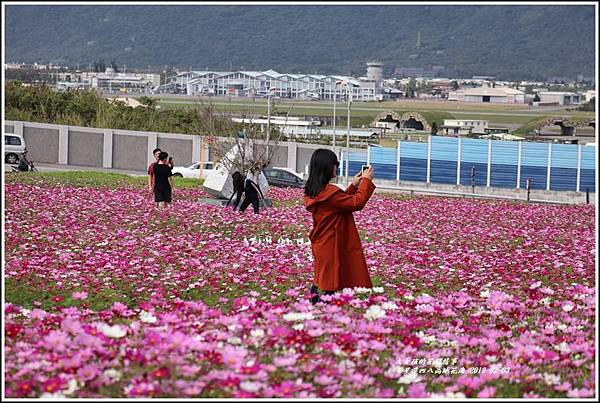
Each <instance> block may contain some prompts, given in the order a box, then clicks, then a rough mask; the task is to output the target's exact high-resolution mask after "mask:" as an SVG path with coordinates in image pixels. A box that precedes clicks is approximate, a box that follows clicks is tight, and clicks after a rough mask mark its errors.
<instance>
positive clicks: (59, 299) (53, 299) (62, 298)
mask: <svg viewBox="0 0 600 403" xmlns="http://www.w3.org/2000/svg"><path fill="white" fill-rule="evenodd" d="M64 300H65V297H63V296H62V295H57V296H55V297H52V301H54V302H63V301H64Z"/></svg>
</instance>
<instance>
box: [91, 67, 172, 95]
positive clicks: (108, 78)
mask: <svg viewBox="0 0 600 403" xmlns="http://www.w3.org/2000/svg"><path fill="white" fill-rule="evenodd" d="M90 81H91V87H92V88H95V89H98V90H99V91H102V92H124V93H138V94H141V93H147V92H151V91H152V89H153V88H155V87H157V86H159V85H160V75H159V74H129V73H115V72H114V70H113V69H111V68H110V67H109V68H107V69H106V72H104V73H95V74H94V75H93V76H92V77H91V80H90Z"/></svg>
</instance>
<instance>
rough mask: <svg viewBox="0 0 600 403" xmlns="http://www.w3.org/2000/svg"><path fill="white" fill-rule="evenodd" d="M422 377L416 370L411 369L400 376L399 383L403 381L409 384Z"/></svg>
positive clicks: (418, 380)
mask: <svg viewBox="0 0 600 403" xmlns="http://www.w3.org/2000/svg"><path fill="white" fill-rule="evenodd" d="M420 381H421V377H420V376H419V374H417V372H416V371H410V372H409V373H408V374H406V375H404V376H402V377H400V378H398V383H403V384H405V385H408V384H410V383H415V382H420Z"/></svg>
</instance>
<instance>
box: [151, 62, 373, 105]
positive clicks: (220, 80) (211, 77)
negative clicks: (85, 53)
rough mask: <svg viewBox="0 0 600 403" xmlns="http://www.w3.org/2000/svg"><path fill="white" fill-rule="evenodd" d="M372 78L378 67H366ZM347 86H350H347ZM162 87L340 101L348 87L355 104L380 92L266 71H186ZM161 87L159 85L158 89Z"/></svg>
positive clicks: (369, 85)
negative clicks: (269, 92)
mask: <svg viewBox="0 0 600 403" xmlns="http://www.w3.org/2000/svg"><path fill="white" fill-rule="evenodd" d="M369 68H370V70H369V75H370V76H371V77H375V78H378V77H381V71H380V68H381V65H380V64H377V65H373V66H371V65H370V66H369ZM346 83H349V85H346ZM165 86H171V87H175V88H179V89H181V90H182V91H184V92H185V93H187V94H188V95H196V96H197V95H220V96H223V95H229V96H238V97H253V96H255V97H266V96H267V94H268V91H269V90H270V89H271V95H273V96H277V97H281V98H294V99H322V100H333V98H334V95H335V94H337V97H336V99H338V100H341V99H345V98H346V92H347V89H348V87H350V91H351V93H352V99H353V100H355V101H373V100H375V99H376V97H375V95H376V93H377V92H378V90H379V81H377V80H371V79H367V80H359V79H356V78H354V77H348V76H337V75H331V76H325V75H318V74H282V73H278V72H276V71H273V70H267V71H233V72H227V71H222V72H219V71H189V72H185V73H181V74H178V75H177V76H174V77H171V78H170V79H169V82H168V83H167V84H166V85H165ZM161 87H162V86H161Z"/></svg>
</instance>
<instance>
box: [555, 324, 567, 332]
mask: <svg viewBox="0 0 600 403" xmlns="http://www.w3.org/2000/svg"><path fill="white" fill-rule="evenodd" d="M567 327H568V326H567V325H565V324H564V323H561V324H560V325H558V326H556V328H557V329H558V330H565V329H566V328H567Z"/></svg>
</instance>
